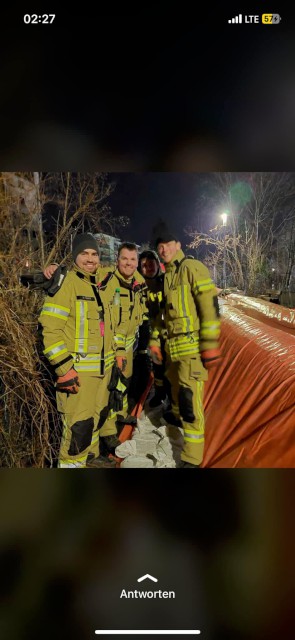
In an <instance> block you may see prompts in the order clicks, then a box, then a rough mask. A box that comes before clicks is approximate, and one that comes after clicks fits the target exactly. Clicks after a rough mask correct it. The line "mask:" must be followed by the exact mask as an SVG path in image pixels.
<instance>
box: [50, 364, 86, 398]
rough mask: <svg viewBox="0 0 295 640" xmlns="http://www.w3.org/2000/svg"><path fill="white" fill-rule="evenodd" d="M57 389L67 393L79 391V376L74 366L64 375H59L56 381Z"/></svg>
mask: <svg viewBox="0 0 295 640" xmlns="http://www.w3.org/2000/svg"><path fill="white" fill-rule="evenodd" d="M55 386H56V390H57V391H66V392H67V393H78V391H79V387H80V386H81V385H80V380H79V376H78V374H77V371H75V369H74V368H72V369H70V370H69V371H68V372H67V373H66V374H65V375H64V376H59V377H58V378H57V381H56V385H55Z"/></svg>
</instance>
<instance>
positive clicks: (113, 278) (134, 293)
mask: <svg viewBox="0 0 295 640" xmlns="http://www.w3.org/2000/svg"><path fill="white" fill-rule="evenodd" d="M103 275H104V277H103V279H102V280H101V282H100V284H99V291H104V290H105V291H108V297H109V298H110V299H111V300H112V301H113V300H114V296H115V291H116V289H119V290H120V305H119V306H115V305H112V312H113V315H114V320H115V332H114V345H115V350H116V351H120V355H122V352H123V354H124V352H126V353H127V352H128V351H129V350H130V349H132V348H133V345H134V342H135V340H136V333H137V329H138V327H139V326H140V325H141V324H142V323H143V321H144V320H148V310H147V306H146V290H147V287H146V284H145V281H144V278H143V277H142V276H141V275H140V273H139V272H138V271H135V273H134V275H133V277H132V278H130V279H129V280H125V279H124V278H123V277H122V275H121V274H120V272H119V271H118V269H116V270H115V271H108V272H107V273H106V270H105V269H104V270H103Z"/></svg>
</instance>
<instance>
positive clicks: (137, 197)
mask: <svg viewBox="0 0 295 640" xmlns="http://www.w3.org/2000/svg"><path fill="white" fill-rule="evenodd" d="M205 176H206V174H197V173H166V172H164V173H162V172H160V173H112V174H109V177H110V178H111V179H112V180H114V181H115V182H116V184H117V186H116V189H115V191H114V193H113V194H112V196H111V198H110V200H109V202H110V205H111V208H112V213H113V215H114V216H115V217H117V216H128V217H129V218H130V224H129V225H128V227H126V228H121V229H119V230H118V236H119V237H120V238H121V239H122V240H130V241H133V242H136V243H137V244H143V243H145V242H149V241H150V239H151V232H152V228H153V225H154V224H156V222H157V220H158V219H159V218H162V219H163V220H165V222H167V224H169V227H171V230H173V232H175V233H177V235H178V236H179V240H180V242H181V244H182V246H183V248H184V247H185V245H186V244H188V243H189V242H190V238H189V236H188V235H187V233H186V232H185V228H186V227H189V226H192V227H193V228H196V227H197V225H198V210H197V199H198V196H199V194H200V190H201V189H202V180H203V178H204V177H205ZM203 224H204V220H203ZM205 224H206V221H205ZM208 227H209V225H208Z"/></svg>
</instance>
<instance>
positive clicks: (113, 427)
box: [91, 349, 133, 451]
mask: <svg viewBox="0 0 295 640" xmlns="http://www.w3.org/2000/svg"><path fill="white" fill-rule="evenodd" d="M126 355H127V358H126V359H127V364H126V368H125V370H124V371H123V374H124V376H125V378H127V381H129V383H130V380H131V376H132V372H133V349H129V351H127V354H126ZM127 389H128V386H127ZM117 415H120V416H123V417H124V418H126V416H127V415H128V395H127V393H126V395H125V396H124V397H123V409H122V410H121V411H120V412H119V414H117V413H116V412H115V411H113V410H112V409H111V410H110V412H109V415H108V417H107V420H106V421H105V422H104V424H103V426H102V427H101V429H100V432H99V435H100V437H101V438H103V437H105V436H112V435H114V434H115V435H117V433H118V429H117V424H116V422H117ZM91 451H92V450H91Z"/></svg>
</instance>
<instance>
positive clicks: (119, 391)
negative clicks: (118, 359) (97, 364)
mask: <svg viewBox="0 0 295 640" xmlns="http://www.w3.org/2000/svg"><path fill="white" fill-rule="evenodd" d="M108 390H109V392H110V396H109V408H110V409H112V411H115V413H117V412H118V411H122V409H123V398H124V396H125V395H126V393H127V378H125V376H124V375H123V373H122V371H121V370H120V369H119V368H118V367H117V364H116V363H115V364H114V365H113V369H112V375H111V379H110V382H109V385H108Z"/></svg>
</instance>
